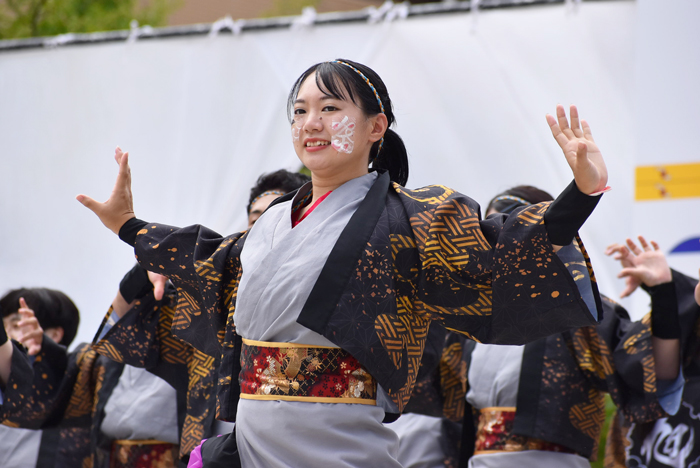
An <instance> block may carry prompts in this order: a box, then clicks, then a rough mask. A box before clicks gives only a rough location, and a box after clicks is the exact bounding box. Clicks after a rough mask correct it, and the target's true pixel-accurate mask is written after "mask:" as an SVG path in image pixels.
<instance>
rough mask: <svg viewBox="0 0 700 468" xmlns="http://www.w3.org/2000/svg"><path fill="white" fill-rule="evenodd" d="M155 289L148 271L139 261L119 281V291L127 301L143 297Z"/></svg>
mask: <svg viewBox="0 0 700 468" xmlns="http://www.w3.org/2000/svg"><path fill="white" fill-rule="evenodd" d="M152 290H153V284H152V283H151V280H149V279H148V272H147V271H146V270H145V269H144V268H142V267H141V265H139V264H138V263H137V264H136V265H134V268H132V269H131V270H129V271H128V272H127V274H126V275H124V278H122V280H121V282H120V283H119V293H120V294H121V295H122V297H123V298H124V300H125V301H126V302H129V303H131V301H133V300H134V299H138V298H139V297H143V296H145V295H146V294H148V293H149V292H151V291H152Z"/></svg>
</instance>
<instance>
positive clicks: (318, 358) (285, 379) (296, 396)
mask: <svg viewBox="0 0 700 468" xmlns="http://www.w3.org/2000/svg"><path fill="white" fill-rule="evenodd" d="M239 381H240V385H241V398H243V399H249V400H286V401H306V402H315V403H356V404H361V405H376V393H377V384H376V382H375V380H374V378H372V376H371V375H370V374H369V372H367V370H365V368H363V367H362V366H361V365H360V363H359V362H358V361H357V359H355V358H354V357H352V356H351V355H350V354H349V353H348V352H347V351H344V350H342V349H340V348H330V347H323V346H309V345H304V344H296V343H270V342H265V341H252V340H246V339H243V347H242V349H241V373H240V374H239Z"/></svg>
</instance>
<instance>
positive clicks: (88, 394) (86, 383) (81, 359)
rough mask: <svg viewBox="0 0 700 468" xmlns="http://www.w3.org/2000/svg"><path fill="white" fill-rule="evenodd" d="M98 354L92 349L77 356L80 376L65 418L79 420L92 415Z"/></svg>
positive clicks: (86, 348)
mask: <svg viewBox="0 0 700 468" xmlns="http://www.w3.org/2000/svg"><path fill="white" fill-rule="evenodd" d="M97 356H98V354H97V352H95V351H94V350H93V349H92V348H90V347H85V348H84V349H82V350H80V351H79V353H78V356H77V365H78V376H77V378H76V380H75V384H74V385H73V392H72V393H71V396H70V401H69V402H68V406H67V407H66V411H65V416H64V417H65V418H79V417H81V416H87V415H90V414H92V411H93V408H94V406H95V400H96V391H95V383H96V382H95V380H96V379H95V361H96V360H97Z"/></svg>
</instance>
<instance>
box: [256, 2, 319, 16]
mask: <svg viewBox="0 0 700 468" xmlns="http://www.w3.org/2000/svg"><path fill="white" fill-rule="evenodd" d="M319 3H321V2H320V0H273V2H272V7H271V8H270V9H268V10H267V11H265V12H263V14H262V15H261V16H262V17H265V18H271V17H274V16H293V15H300V14H301V10H302V9H303V8H304V7H310V6H311V7H314V8H316V7H318V4H319Z"/></svg>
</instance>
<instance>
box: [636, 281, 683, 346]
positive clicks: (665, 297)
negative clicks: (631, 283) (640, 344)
mask: <svg viewBox="0 0 700 468" xmlns="http://www.w3.org/2000/svg"><path fill="white" fill-rule="evenodd" d="M642 289H644V290H645V291H646V292H647V293H649V296H651V334H652V335H653V336H655V337H657V338H662V339H664V340H676V339H680V338H681V336H682V333H681V321H680V317H679V316H678V298H677V297H676V286H675V284H673V281H670V282H668V283H663V284H659V285H657V286H652V287H648V286H645V285H644V284H642Z"/></svg>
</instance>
